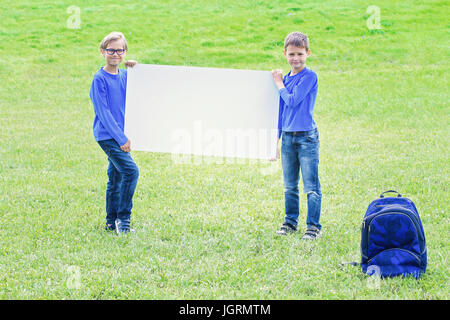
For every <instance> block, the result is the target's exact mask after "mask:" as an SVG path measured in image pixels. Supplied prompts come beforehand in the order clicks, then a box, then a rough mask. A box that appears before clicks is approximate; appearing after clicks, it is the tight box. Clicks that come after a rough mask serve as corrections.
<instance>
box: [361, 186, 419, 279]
mask: <svg viewBox="0 0 450 320" xmlns="http://www.w3.org/2000/svg"><path fill="white" fill-rule="evenodd" d="M387 192H395V193H397V196H396V197H385V196H384V194H385V193H387ZM426 268H427V247H426V244H425V234H424V231H423V227H422V222H421V221H420V217H419V213H418V212H417V209H416V206H415V205H414V203H413V202H412V201H411V200H410V199H408V198H404V197H402V195H401V194H400V193H398V192H397V191H394V190H389V191H385V192H383V193H382V194H381V195H380V198H378V199H376V200H374V201H372V202H371V203H370V205H369V207H368V208H367V211H366V214H365V216H364V220H363V223H362V227H361V269H362V271H363V272H364V273H366V274H368V275H373V274H377V275H379V276H380V277H394V276H399V275H403V276H413V277H415V278H419V277H420V276H421V275H422V273H424V272H425V270H426Z"/></svg>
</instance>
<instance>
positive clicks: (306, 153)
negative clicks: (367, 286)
mask: <svg viewBox="0 0 450 320" xmlns="http://www.w3.org/2000/svg"><path fill="white" fill-rule="evenodd" d="M310 54H311V51H310V49H309V40H308V37H307V36H306V35H305V34H303V33H300V32H292V33H290V34H289V35H288V36H287V37H286V39H285V41H284V55H285V57H286V59H287V62H288V64H289V65H290V67H291V71H290V72H289V73H288V74H287V75H285V76H284V77H283V75H282V73H281V70H274V71H272V75H273V79H274V81H275V84H276V86H277V88H278V90H279V93H280V106H279V115H278V139H280V137H281V136H282V144H281V164H282V168H283V183H284V197H285V219H284V223H283V224H282V226H281V228H280V230H279V231H277V233H278V234H281V235H287V234H290V233H293V232H295V231H297V226H298V216H299V189H298V183H299V180H300V172H301V176H302V180H303V188H304V192H305V193H306V194H307V207H308V212H307V218H306V225H307V229H306V232H305V234H304V236H303V239H309V240H312V239H316V238H317V237H319V236H320V235H321V229H322V226H321V225H320V223H319V220H320V211H321V203H322V193H321V188H320V182H319V132H318V129H317V125H316V123H315V121H314V119H313V111H314V103H315V101H316V96H317V89H318V83H317V75H316V73H315V72H314V71H312V70H310V69H308V68H306V59H307V58H308V57H309V56H310ZM279 157H280V155H279V151H278V148H277V159H278V158H279Z"/></svg>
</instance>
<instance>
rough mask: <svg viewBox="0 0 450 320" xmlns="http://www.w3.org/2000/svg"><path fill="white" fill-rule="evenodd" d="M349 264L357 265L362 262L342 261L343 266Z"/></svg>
mask: <svg viewBox="0 0 450 320" xmlns="http://www.w3.org/2000/svg"><path fill="white" fill-rule="evenodd" d="M347 264H350V265H352V266H355V267H357V266H359V265H360V263H358V262H355V261H352V262H341V266H345V265H347Z"/></svg>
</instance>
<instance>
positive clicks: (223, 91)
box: [125, 64, 279, 159]
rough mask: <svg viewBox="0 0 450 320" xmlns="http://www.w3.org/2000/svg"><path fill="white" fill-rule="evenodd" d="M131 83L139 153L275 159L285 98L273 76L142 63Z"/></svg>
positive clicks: (131, 124)
mask: <svg viewBox="0 0 450 320" xmlns="http://www.w3.org/2000/svg"><path fill="white" fill-rule="evenodd" d="M127 79H128V80H127V96H126V112H125V134H126V135H127V137H128V138H129V139H130V140H131V147H132V149H133V150H139V151H151V152H164V153H172V154H194V155H204V156H219V157H233V158H251V159H270V158H274V157H275V154H276V143H277V123H278V102H279V94H278V90H277V88H276V86H275V84H274V82H273V78H272V74H271V72H269V71H253V70H236V69H218V68H200V67H184V66H162V65H147V64H137V65H136V66H134V67H133V68H128V78H127Z"/></svg>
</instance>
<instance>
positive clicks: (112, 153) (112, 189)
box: [98, 139, 139, 226]
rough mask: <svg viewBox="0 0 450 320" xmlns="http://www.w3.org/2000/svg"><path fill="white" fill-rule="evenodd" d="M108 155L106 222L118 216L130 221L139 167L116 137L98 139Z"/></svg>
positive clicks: (112, 221)
mask: <svg viewBox="0 0 450 320" xmlns="http://www.w3.org/2000/svg"><path fill="white" fill-rule="evenodd" d="M98 144H99V145H100V147H101V148H102V149H103V151H105V153H106V155H107V156H108V162H109V165H108V179H109V180H108V184H107V185H106V223H107V224H112V225H113V226H114V222H115V220H116V218H119V219H121V220H123V221H124V222H128V224H129V222H130V218H131V208H132V207H133V201H132V199H133V195H134V190H135V189H136V185H137V181H138V178H139V169H138V167H137V165H136V163H135V162H134V160H133V158H131V155H130V153H129V152H124V151H122V149H120V146H119V144H118V143H117V142H116V141H115V140H114V139H109V140H102V141H98Z"/></svg>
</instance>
